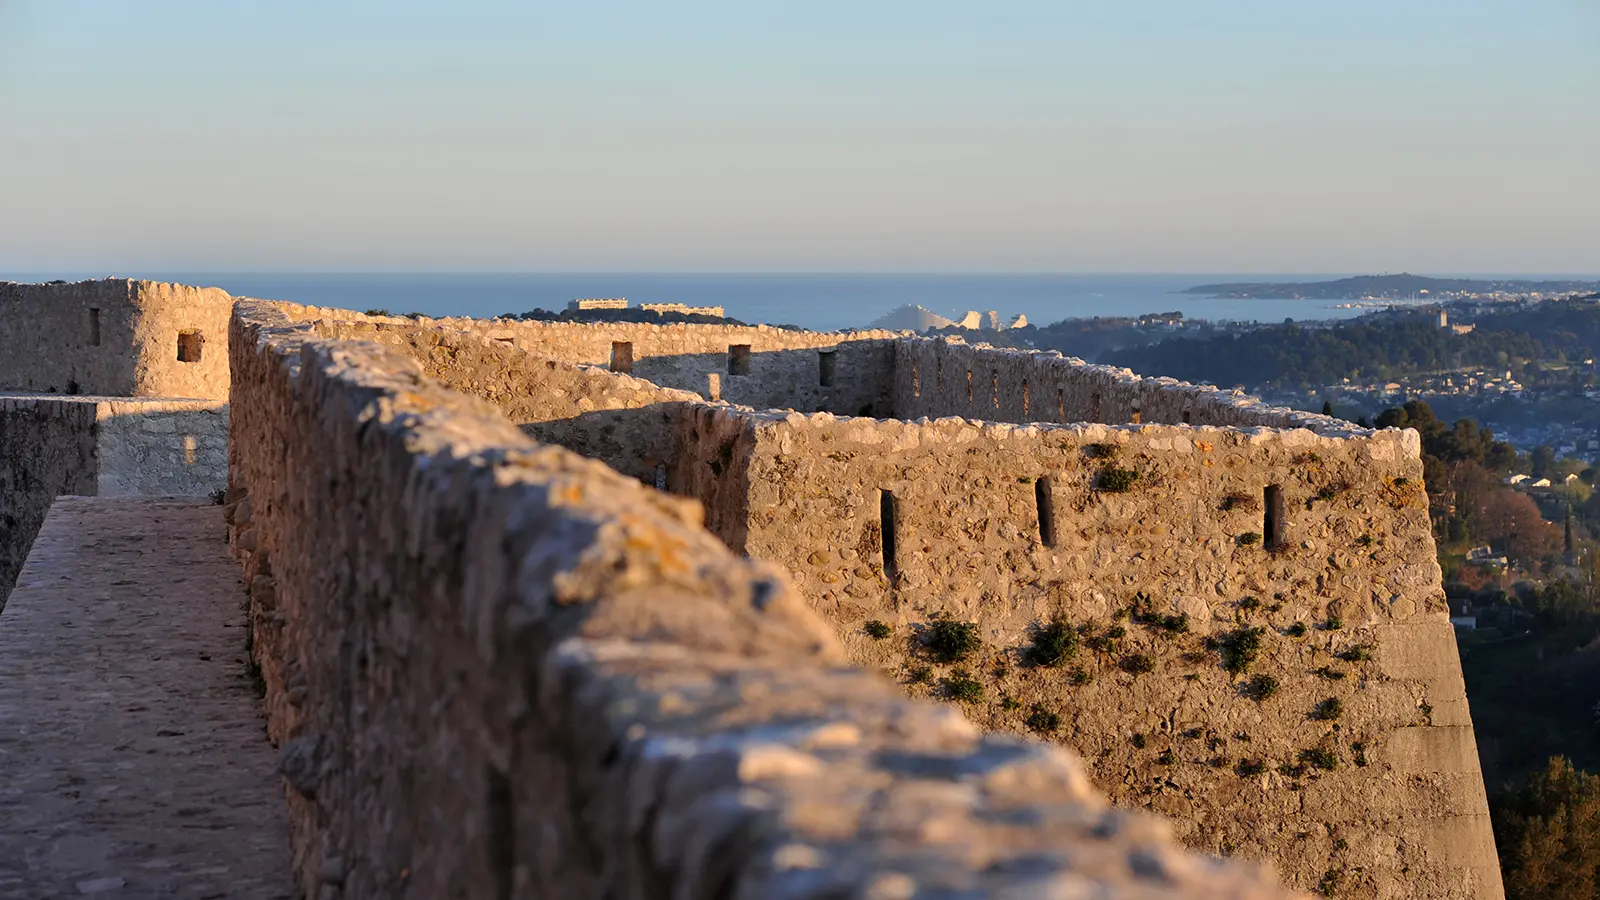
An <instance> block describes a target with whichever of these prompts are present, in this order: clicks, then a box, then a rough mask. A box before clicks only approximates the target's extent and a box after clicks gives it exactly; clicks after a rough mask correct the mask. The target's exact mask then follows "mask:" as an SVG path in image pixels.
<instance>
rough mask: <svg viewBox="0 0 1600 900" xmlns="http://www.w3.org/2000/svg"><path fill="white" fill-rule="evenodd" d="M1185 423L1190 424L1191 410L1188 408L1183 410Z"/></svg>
mask: <svg viewBox="0 0 1600 900" xmlns="http://www.w3.org/2000/svg"><path fill="white" fill-rule="evenodd" d="M1183 424H1185V425H1187V424H1189V411H1188V410H1187V409H1186V410H1184V411H1183Z"/></svg>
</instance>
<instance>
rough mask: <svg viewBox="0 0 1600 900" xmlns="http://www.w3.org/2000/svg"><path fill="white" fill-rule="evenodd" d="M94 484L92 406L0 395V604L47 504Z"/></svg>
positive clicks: (90, 490) (88, 489) (89, 489)
mask: <svg viewBox="0 0 1600 900" xmlns="http://www.w3.org/2000/svg"><path fill="white" fill-rule="evenodd" d="M94 488H95V455H94V406H93V405H90V404H85V403H63V402H61V401H57V400H51V399H39V398H34V397H16V396H0V608H4V606H5V602H6V598H7V597H8V596H10V594H11V589H12V588H13V587H14V586H15V585H16V580H17V573H19V572H21V571H22V563H23V561H24V560H26V559H27V558H28V548H29V547H32V546H33V539H34V537H36V536H37V535H38V534H39V526H40V525H43V524H44V516H45V513H47V512H49V511H50V504H51V502H52V501H54V500H55V498H56V497H57V496H58V495H61V494H92V493H94Z"/></svg>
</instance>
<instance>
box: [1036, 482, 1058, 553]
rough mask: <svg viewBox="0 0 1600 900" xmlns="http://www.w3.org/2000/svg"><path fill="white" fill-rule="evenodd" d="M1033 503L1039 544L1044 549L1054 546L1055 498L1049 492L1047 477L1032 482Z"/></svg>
mask: <svg viewBox="0 0 1600 900" xmlns="http://www.w3.org/2000/svg"><path fill="white" fill-rule="evenodd" d="M1033 503H1034V506H1035V507H1036V508H1037V509H1038V511H1039V543H1041V544H1044V545H1045V546H1046V547H1054V546H1055V545H1056V515H1055V509H1056V507H1055V498H1054V497H1053V495H1052V494H1051V492H1050V479H1049V478H1048V477H1044V478H1036V479H1034V482H1033Z"/></svg>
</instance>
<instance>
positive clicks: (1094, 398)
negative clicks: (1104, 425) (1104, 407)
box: [1089, 393, 1100, 422]
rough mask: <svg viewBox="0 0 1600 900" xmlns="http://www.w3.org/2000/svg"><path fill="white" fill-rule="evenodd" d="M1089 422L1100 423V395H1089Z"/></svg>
mask: <svg viewBox="0 0 1600 900" xmlns="http://www.w3.org/2000/svg"><path fill="white" fill-rule="evenodd" d="M1089 421H1091V422H1098V421H1100V395H1099V394H1098V393H1095V394H1090V395H1089Z"/></svg>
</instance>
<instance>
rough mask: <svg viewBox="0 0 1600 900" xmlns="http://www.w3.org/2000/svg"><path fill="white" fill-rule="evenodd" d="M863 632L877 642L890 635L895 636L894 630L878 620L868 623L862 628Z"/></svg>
mask: <svg viewBox="0 0 1600 900" xmlns="http://www.w3.org/2000/svg"><path fill="white" fill-rule="evenodd" d="M861 630H862V631H865V632H866V633H867V637H869V638H872V639H873V640H875V641H881V640H883V639H884V638H886V637H888V636H889V635H891V634H894V629H893V628H891V627H889V625H888V624H887V623H884V622H880V621H878V620H877V619H873V620H872V621H871V622H868V623H867V624H866V625H864V626H863V627H862V629H861Z"/></svg>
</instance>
